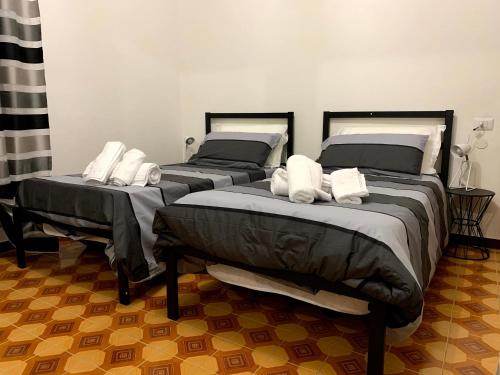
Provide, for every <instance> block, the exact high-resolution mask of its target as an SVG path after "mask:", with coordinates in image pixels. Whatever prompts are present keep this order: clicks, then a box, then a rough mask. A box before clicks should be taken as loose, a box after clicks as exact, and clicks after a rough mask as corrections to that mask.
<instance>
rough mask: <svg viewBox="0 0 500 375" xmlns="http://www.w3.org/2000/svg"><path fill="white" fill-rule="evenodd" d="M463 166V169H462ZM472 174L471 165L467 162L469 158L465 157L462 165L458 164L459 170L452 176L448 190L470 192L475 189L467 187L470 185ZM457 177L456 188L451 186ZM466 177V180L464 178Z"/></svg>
mask: <svg viewBox="0 0 500 375" xmlns="http://www.w3.org/2000/svg"><path fill="white" fill-rule="evenodd" d="M464 166H465V169H464ZM471 172H472V163H471V162H470V161H469V158H468V157H466V158H464V160H462V164H460V168H459V170H458V171H457V172H456V173H455V174H454V175H453V178H452V179H451V182H450V185H449V186H448V188H450V189H464V188H465V191H472V190H474V189H476V187H475V186H471V185H469V183H470V175H471ZM457 177H458V186H453V183H454V182H455V180H456V179H457ZM466 177H467V178H466Z"/></svg>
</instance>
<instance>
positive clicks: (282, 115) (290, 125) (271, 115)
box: [205, 112, 294, 156]
mask: <svg viewBox="0 0 500 375" xmlns="http://www.w3.org/2000/svg"><path fill="white" fill-rule="evenodd" d="M224 118H232V119H286V120H287V132H288V143H287V144H286V153H287V156H291V155H293V137H294V118H293V112H263V113H212V112H205V133H206V134H208V133H210V132H211V131H212V120H213V119H224Z"/></svg>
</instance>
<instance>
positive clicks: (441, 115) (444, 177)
mask: <svg viewBox="0 0 500 375" xmlns="http://www.w3.org/2000/svg"><path fill="white" fill-rule="evenodd" d="M335 118H337V119H347V118H429V119H430V118H433V119H443V120H444V125H446V130H445V131H444V136H443V143H442V145H441V170H440V172H439V177H440V178H441V181H443V185H444V186H445V187H446V186H447V185H448V173H449V168H450V148H451V134H452V131H453V110H446V111H390V112H327V111H325V112H324V113H323V141H324V140H325V139H327V138H328V137H329V136H330V119H335Z"/></svg>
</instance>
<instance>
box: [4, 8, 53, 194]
mask: <svg viewBox="0 0 500 375" xmlns="http://www.w3.org/2000/svg"><path fill="white" fill-rule="evenodd" d="M51 169H52V157H51V150H50V133H49V119H48V112H47V96H46V91H45V71H44V65H43V52H42V39H41V26H40V10H39V7H38V0H0V185H7V184H10V183H11V182H17V181H21V180H23V179H26V178H30V177H37V176H47V175H49V174H50V172H51Z"/></svg>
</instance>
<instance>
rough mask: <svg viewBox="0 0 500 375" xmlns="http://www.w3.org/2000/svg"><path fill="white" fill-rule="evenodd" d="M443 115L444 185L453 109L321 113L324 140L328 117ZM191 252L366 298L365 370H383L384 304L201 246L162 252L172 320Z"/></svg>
mask: <svg viewBox="0 0 500 375" xmlns="http://www.w3.org/2000/svg"><path fill="white" fill-rule="evenodd" d="M373 117H379V118H384V117H385V118H443V119H444V120H445V125H446V130H445V134H444V137H443V145H442V149H441V150H442V169H441V173H440V177H441V180H442V181H443V183H444V184H445V186H446V183H447V180H448V168H449V166H448V163H449V153H450V146H451V134H452V127H453V111H452V110H447V111H418V112H415V111H412V112H406V111H405V112H401V111H398V112H324V115H323V140H325V139H327V138H328V137H329V136H330V119H332V118H373ZM185 255H188V256H194V257H197V258H200V259H204V260H207V261H212V262H217V263H221V264H225V265H229V266H232V267H236V268H241V269H244V270H248V271H251V272H257V273H261V274H264V275H267V276H272V277H277V278H281V279H285V280H293V281H294V282H296V283H297V284H299V285H306V286H310V287H312V288H315V289H323V290H327V291H330V292H334V293H337V294H342V295H345V296H348V297H353V298H357V299H360V300H363V301H366V302H368V308H369V310H370V313H369V314H368V321H369V341H368V365H367V374H369V375H381V374H383V373H384V352H385V329H386V326H385V320H386V310H387V305H386V303H385V302H383V301H379V300H377V299H375V298H373V297H371V296H369V295H366V294H365V293H363V292H361V291H360V290H358V289H356V288H352V287H349V286H347V285H345V284H343V283H341V282H336V283H332V282H328V281H326V280H322V279H320V278H319V277H316V276H315V275H305V274H299V273H295V272H291V271H285V270H272V269H266V268H261V267H255V266H250V265H247V264H243V263H239V262H233V261H228V260H226V259H222V258H219V257H214V256H211V255H208V254H206V253H204V252H202V251H200V250H196V249H193V248H190V247H178V248H170V249H169V251H167V252H166V254H165V261H166V265H167V272H166V283H167V314H168V317H169V318H170V319H172V320H177V319H179V296H178V280H177V277H178V272H177V260H178V259H179V258H180V257H182V256H185Z"/></svg>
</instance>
